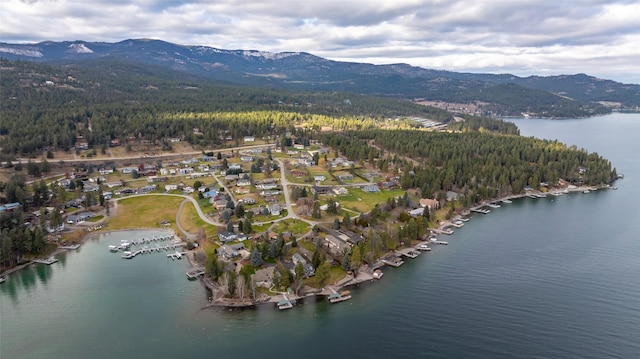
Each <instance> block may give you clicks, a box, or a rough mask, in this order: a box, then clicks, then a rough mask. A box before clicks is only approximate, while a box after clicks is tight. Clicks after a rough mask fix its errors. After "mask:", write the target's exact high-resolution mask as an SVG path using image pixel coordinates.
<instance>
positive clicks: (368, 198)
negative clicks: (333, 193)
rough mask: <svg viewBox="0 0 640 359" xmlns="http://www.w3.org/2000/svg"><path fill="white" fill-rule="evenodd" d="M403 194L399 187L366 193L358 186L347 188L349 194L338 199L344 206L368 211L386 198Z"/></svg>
mask: <svg viewBox="0 0 640 359" xmlns="http://www.w3.org/2000/svg"><path fill="white" fill-rule="evenodd" d="M403 194H404V191H403V190H401V189H394V190H389V191H386V190H382V191H380V192H375V193H368V192H365V191H363V190H361V189H359V188H349V194H348V195H346V196H340V197H339V198H338V201H339V202H340V205H341V206H343V207H344V208H348V209H351V210H354V211H358V212H368V211H370V210H371V209H373V207H374V206H375V205H376V204H378V203H385V202H387V198H389V197H397V196H402V195H403Z"/></svg>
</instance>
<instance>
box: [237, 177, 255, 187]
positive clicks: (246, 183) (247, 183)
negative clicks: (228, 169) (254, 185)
mask: <svg viewBox="0 0 640 359" xmlns="http://www.w3.org/2000/svg"><path fill="white" fill-rule="evenodd" d="M236 186H238V187H244V186H251V181H250V180H248V179H239V180H238V182H236Z"/></svg>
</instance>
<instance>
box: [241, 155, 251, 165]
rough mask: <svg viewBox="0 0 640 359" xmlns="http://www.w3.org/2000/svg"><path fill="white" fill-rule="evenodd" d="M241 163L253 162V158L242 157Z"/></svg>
mask: <svg viewBox="0 0 640 359" xmlns="http://www.w3.org/2000/svg"><path fill="white" fill-rule="evenodd" d="M240 161H242V162H249V163H251V162H253V157H252V156H240Z"/></svg>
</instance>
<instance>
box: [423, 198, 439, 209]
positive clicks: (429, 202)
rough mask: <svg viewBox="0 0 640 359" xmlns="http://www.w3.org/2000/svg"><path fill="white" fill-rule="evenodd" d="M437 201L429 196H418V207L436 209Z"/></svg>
mask: <svg viewBox="0 0 640 359" xmlns="http://www.w3.org/2000/svg"><path fill="white" fill-rule="evenodd" d="M438 204H439V203H438V201H437V200H435V199H431V198H420V207H426V208H429V211H434V210H436V209H438Z"/></svg>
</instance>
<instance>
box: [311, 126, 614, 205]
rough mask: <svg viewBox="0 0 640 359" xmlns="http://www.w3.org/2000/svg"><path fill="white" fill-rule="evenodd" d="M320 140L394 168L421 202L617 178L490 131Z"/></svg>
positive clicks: (577, 158) (549, 145) (468, 200)
mask: <svg viewBox="0 0 640 359" xmlns="http://www.w3.org/2000/svg"><path fill="white" fill-rule="evenodd" d="M322 141H323V142H324V143H325V144H327V145H329V146H331V147H332V148H334V149H335V150H337V151H338V152H339V153H340V154H343V155H345V156H347V157H349V158H351V159H352V160H355V161H360V162H364V161H368V162H369V163H371V164H375V163H377V165H378V167H379V168H380V169H381V170H384V169H386V168H388V166H389V164H394V165H396V166H397V167H399V171H398V173H399V175H400V184H401V186H402V188H404V189H408V188H420V189H421V190H422V196H423V197H425V198H441V197H442V196H443V193H444V192H446V191H457V192H460V193H463V194H464V195H465V197H464V198H465V204H466V205H471V204H474V203H477V202H479V201H481V200H484V199H489V198H494V197H496V196H498V195H506V194H511V193H521V192H522V191H523V190H524V188H525V187H527V186H530V187H531V188H534V189H539V188H540V186H541V183H545V182H546V183H548V184H550V185H554V184H556V183H558V181H559V180H561V179H562V180H564V181H566V182H568V183H573V184H576V185H583V184H584V185H601V184H607V183H610V182H611V181H612V180H613V179H614V178H615V177H616V172H615V170H613V169H612V167H611V163H610V162H609V161H608V160H606V159H604V158H602V157H600V156H598V154H596V153H588V152H586V151H585V150H578V149H576V148H575V147H571V148H568V147H567V146H566V145H563V144H562V143H559V142H557V141H548V140H540V139H535V138H525V137H521V136H514V135H503V134H498V133H495V132H485V133H481V132H478V131H466V132H462V133H450V132H425V131H409V130H380V129H370V130H363V131H347V132H344V133H331V134H325V135H324V136H323V137H322ZM372 143H373V144H374V145H375V146H371V144H372ZM377 148H381V149H382V151H380V150H378V149H377ZM382 152H386V153H387V156H383V155H382ZM397 154H410V157H408V158H410V159H411V160H413V161H407V160H404V161H403V158H399V157H398V155H397Z"/></svg>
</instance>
